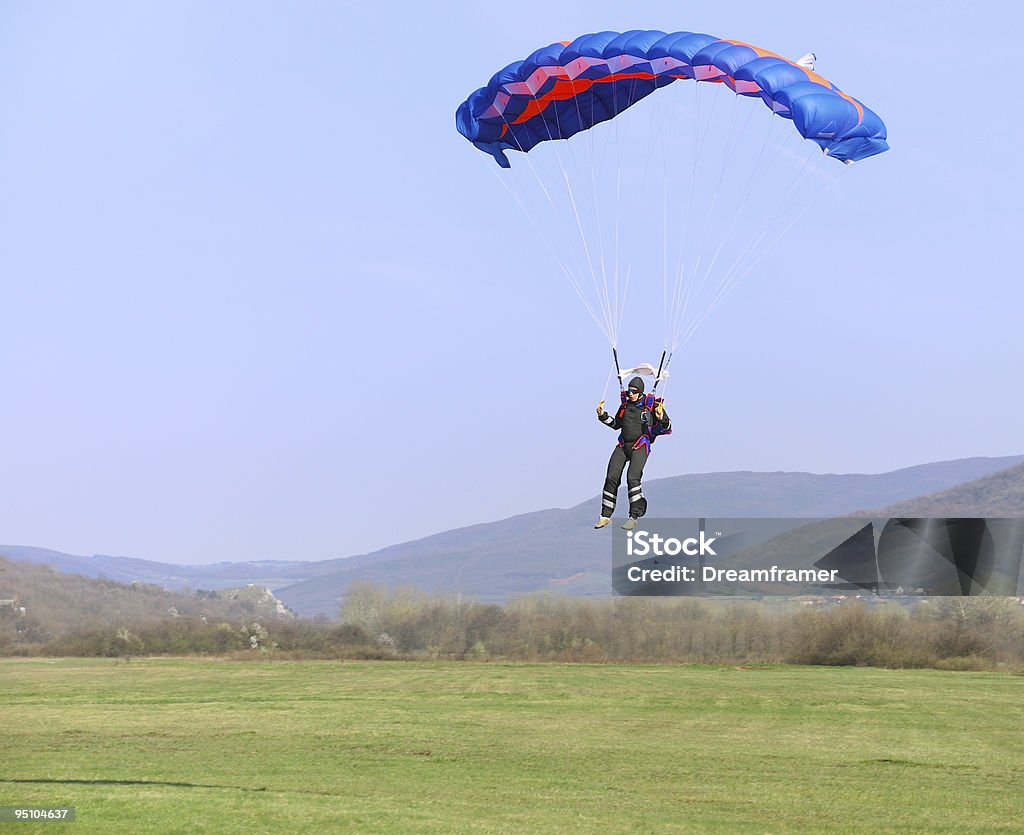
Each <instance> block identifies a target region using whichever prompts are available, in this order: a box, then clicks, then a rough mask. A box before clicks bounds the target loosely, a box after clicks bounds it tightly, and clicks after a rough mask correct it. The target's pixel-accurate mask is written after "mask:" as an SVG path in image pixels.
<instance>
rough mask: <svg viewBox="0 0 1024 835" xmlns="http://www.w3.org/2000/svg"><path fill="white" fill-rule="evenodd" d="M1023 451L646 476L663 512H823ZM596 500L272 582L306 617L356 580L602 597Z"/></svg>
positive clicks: (976, 473) (888, 498) (897, 493)
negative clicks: (912, 462) (880, 466)
mask: <svg viewBox="0 0 1024 835" xmlns="http://www.w3.org/2000/svg"><path fill="white" fill-rule="evenodd" d="M1022 462H1024V456H1013V457H1008V458H971V459H963V460H960V461H947V462H941V463H936V464H926V465H922V466H917V467H909V468H906V469H902V470H896V471H894V472H889V473H881V474H877V475H864V474H850V475H834V474H827V475H819V474H813V473H785V472H778V473H753V472H736V473H705V474H697V475H686V476H676V477H672V478H665V479H655V480H652V481H650V482H648V483H645V485H644V492H645V493H646V494H647V496H648V498H649V500H650V502H651V506H652V508H654V510H655V512H656V514H657V515H658V516H662V517H694V516H717V517H727V516H748V517H758V516H764V517H787V516H807V517H827V516H838V515H843V514H850V513H853V512H855V511H857V510H858V509H860V508H864V507H870V506H872V505H874V506H879V505H885V504H891V503H894V502H898V501H900V500H909V499H912V498H915V497H917V496H921V495H922V494H932V493H935V492H937V491H941V490H947V489H949V488H952V487H954V486H955V485H957V484H959V483H963V482H965V481H966V482H973V481H974V480H976V479H978V478H979V477H981V476H986V475H989V474H992V473H993V472H996V471H999V470H1002V469H1005V468H1006V467H1013V466H1020V465H1021V464H1022ZM597 505H598V501H597V499H596V498H595V499H591V500H589V501H587V502H584V503H582V504H579V505H577V506H575V507H573V508H569V509H566V510H542V511H536V512H534V513H527V514H524V515H522V516H516V517H512V518H510V519H504V520H501V521H497V522H490V523H484V524H479V525H472V526H470V527H466V528H460V529H457V530H453V531H446V532H444V533H439V534H435V535H433V536H429V537H425V538H423V539H419V540H415V541H413V542H406V543H402V544H400V545H394V546H391V547H388V548H383V549H381V550H379V551H374V552H372V553H369V554H363V555H360V556H355V557H349V558H347V559H344V560H330V561H325V562H323V563H321V564H320V565H319V566H318V569H319V570H320V571H321V572H322V573H321V574H320V575H319V576H318V577H317V578H315V579H313V580H307V581H304V582H300V583H296V584H293V585H290V586H284V587H281V588H279V589H276V593H277V594H278V596H279V597H280V598H281V599H282V600H283V601H285V603H287V605H288V606H290V607H291V608H292V609H294V610H295V611H297V612H299V613H300V614H302V615H304V616H312V615H316V614H326V615H330V616H334V615H336V614H337V612H338V607H339V601H340V599H341V597H342V596H343V595H344V593H345V590H346V589H347V588H348V587H349V585H351V584H352V583H354V582H358V581H369V582H373V583H376V584H380V585H384V586H392V587H393V586H402V585H408V586H416V587H418V588H421V589H426V590H444V591H446V592H462V593H465V594H471V595H473V596H475V597H478V598H480V599H483V600H501V599H505V598H507V597H508V596H510V595H515V594H519V593H525V592H533V591H539V590H555V591H561V592H565V593H568V594H573V595H592V596H601V597H604V596H607V595H608V593H609V590H610V583H611V581H610V574H611V544H610V542H609V539H608V538H607V537H605V536H602V532H597V531H594V530H593V529H592V525H593V521H594V518H595V517H596V511H597Z"/></svg>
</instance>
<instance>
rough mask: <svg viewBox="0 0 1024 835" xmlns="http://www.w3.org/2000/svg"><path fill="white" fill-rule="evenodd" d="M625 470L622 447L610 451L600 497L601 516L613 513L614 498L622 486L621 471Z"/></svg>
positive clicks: (624, 455)
mask: <svg viewBox="0 0 1024 835" xmlns="http://www.w3.org/2000/svg"><path fill="white" fill-rule="evenodd" d="M625 468H626V453H625V452H623V450H622V447H619V446H617V447H615V449H613V450H612V457H611V458H609V459H608V475H607V477H606V478H605V480H604V493H603V494H602V496H601V516H611V515H612V513H614V512H615V496H616V494H617V493H618V492H619V485H620V484H622V471H623V470H624V469H625Z"/></svg>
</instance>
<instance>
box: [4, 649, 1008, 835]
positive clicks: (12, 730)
mask: <svg viewBox="0 0 1024 835" xmlns="http://www.w3.org/2000/svg"><path fill="white" fill-rule="evenodd" d="M0 711H2V712H0V719H2V723H3V730H2V734H0V805H15V804H17V805H27V806H71V805H73V806H75V807H76V810H77V820H76V822H75V823H64V824H60V823H44V824H0V827H7V828H13V829H12V831H15V832H30V831H42V832H52V831H57V830H60V829H61V828H67V827H72V828H73V831H80V832H104V833H106V832H132V833H142V832H261V831H295V832H300V831H302V832H348V831H352V832H368V833H370V832H397V833H404V832H559V833H561V832H572V831H585V832H593V831H599V832H602V833H607V832H689V831H696V832H700V831H716V832H788V831H807V832H824V831H839V832H878V831H886V832H888V831H908V832H909V831H915V832H953V831H964V832H968V831H969V832H978V831H992V832H996V831H1005V832H1021V831H1024V677H1022V676H1013V675H1008V674H994V673H951V672H939V671H931V670H922V671H909V672H908V671H888V670H876V669H856V668H809V667H766V668H734V667H721V668H719V667H705V666H700V667H698V666H667V665H662V666H603V665H553V664H537V665H528V664H472V663H446V662H439V663H408V662H404V663H403V662H345V663H342V662H327V661H319V662H251V663H247V662H233V661H222V660H201V659H141V660H136V661H132V662H131V663H130V664H124V663H115V662H114V661H112V660H93V659H90V660H81V659H67V660H52V659H49V660H44V659H31V660H28V659H6V660H0Z"/></svg>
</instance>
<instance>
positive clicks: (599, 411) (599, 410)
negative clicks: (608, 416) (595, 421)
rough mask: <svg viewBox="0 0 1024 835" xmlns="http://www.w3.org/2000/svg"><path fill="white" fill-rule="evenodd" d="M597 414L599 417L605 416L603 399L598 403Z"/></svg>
mask: <svg viewBox="0 0 1024 835" xmlns="http://www.w3.org/2000/svg"><path fill="white" fill-rule="evenodd" d="M597 416H598V417H603V416H604V401H603V400H602V401H601V402H600V403H598V404H597Z"/></svg>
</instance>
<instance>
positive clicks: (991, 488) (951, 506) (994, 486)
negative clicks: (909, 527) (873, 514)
mask: <svg viewBox="0 0 1024 835" xmlns="http://www.w3.org/2000/svg"><path fill="white" fill-rule="evenodd" d="M877 513H878V515H879V516H909V517H915V516H920V517H926V516H945V517H950V518H955V517H965V518H966V517H976V516H995V517H1006V518H1019V517H1024V464H1021V465H1018V466H1016V467H1010V468H1009V469H1007V470H1001V471H1000V472H997V473H993V474H992V475H988V476H984V477H983V478H979V479H977V480H975V481H971V482H968V483H967V484H960V485H957V486H956V487H953V488H950V489H949V490H942V491H940V492H938V493H932V494H930V495H927V496H921V497H920V498H916V499H911V500H909V501H902V502H897V503H896V504H892V505H889V506H888V507H885V508H883V509H882V510H880V511H878V512H877Z"/></svg>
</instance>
